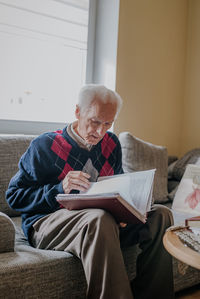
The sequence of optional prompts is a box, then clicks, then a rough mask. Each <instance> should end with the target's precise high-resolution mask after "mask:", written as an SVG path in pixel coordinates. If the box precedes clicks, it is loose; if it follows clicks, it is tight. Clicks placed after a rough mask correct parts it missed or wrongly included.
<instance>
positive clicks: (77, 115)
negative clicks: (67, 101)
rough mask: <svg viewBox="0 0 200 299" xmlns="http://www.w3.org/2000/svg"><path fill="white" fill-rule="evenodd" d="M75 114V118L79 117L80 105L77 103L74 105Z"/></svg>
mask: <svg viewBox="0 0 200 299" xmlns="http://www.w3.org/2000/svg"><path fill="white" fill-rule="evenodd" d="M75 116H76V118H77V119H79V118H80V107H79V105H76V110H75Z"/></svg>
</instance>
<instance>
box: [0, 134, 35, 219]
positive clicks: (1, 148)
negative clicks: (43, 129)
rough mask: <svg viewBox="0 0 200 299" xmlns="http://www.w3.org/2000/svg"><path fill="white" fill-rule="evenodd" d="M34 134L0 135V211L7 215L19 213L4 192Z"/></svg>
mask: <svg viewBox="0 0 200 299" xmlns="http://www.w3.org/2000/svg"><path fill="white" fill-rule="evenodd" d="M34 137H35V136H26V135H3V134H1V135H0V165H1V167H0V211H1V212H4V213H5V214H7V215H9V216H15V215H19V213H17V212H16V211H14V210H13V209H11V208H10V207H9V206H8V204H7V202H6V200H5V192H6V190H7V187H8V184H9V182H10V179H11V177H12V176H13V175H14V174H15V173H16V172H17V170H18V162H19V159H20V157H21V155H22V154H23V153H24V152H25V151H26V149H27V147H28V146H29V144H30V141H31V140H32V139H33V138H34Z"/></svg>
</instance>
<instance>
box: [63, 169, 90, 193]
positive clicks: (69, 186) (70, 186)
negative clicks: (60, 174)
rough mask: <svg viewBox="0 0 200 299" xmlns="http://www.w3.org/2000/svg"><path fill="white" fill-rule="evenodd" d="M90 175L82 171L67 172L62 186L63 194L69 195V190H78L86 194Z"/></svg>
mask: <svg viewBox="0 0 200 299" xmlns="http://www.w3.org/2000/svg"><path fill="white" fill-rule="evenodd" d="M89 178H90V175H89V174H87V173H85V172H82V171H69V172H68V174H67V175H66V177H65V178H64V180H63V181H62V186H63V190H64V193H65V194H68V193H70V191H71V190H79V191H83V192H86V191H87V190H88V188H89V187H90V182H89Z"/></svg>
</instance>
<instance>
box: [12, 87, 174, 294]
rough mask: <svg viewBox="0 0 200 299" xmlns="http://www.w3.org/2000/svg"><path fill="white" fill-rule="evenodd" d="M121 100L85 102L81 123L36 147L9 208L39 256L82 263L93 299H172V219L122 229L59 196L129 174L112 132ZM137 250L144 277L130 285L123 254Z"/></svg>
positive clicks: (16, 180)
mask: <svg viewBox="0 0 200 299" xmlns="http://www.w3.org/2000/svg"><path fill="white" fill-rule="evenodd" d="M121 104H122V100H121V98H120V96H119V95H118V94H117V93H116V92H113V91H111V90H109V89H107V88H106V87H104V86H100V85H86V86H85V87H83V88H82V89H81V91H80V94H79V102H78V104H77V106H76V110H75V116H76V119H77V121H75V122H73V123H71V124H69V125H68V126H66V127H65V128H64V129H63V130H59V131H56V132H51V133H45V134H43V135H41V136H39V137H37V138H36V139H34V140H33V141H32V143H31V144H30V146H29V148H28V150H27V151H26V152H25V153H24V155H23V156H22V157H21V159H20V162H19V171H18V172H17V174H16V175H15V176H14V177H13V178H12V179H11V182H10V184H9V187H8V190H7V194H6V196H7V201H8V203H9V205H10V206H11V207H12V208H13V209H16V210H17V211H21V212H22V219H23V224H22V226H23V230H24V233H25V236H26V237H27V238H28V240H29V242H30V243H31V244H32V245H33V246H34V247H37V248H41V249H53V250H64V251H68V252H70V253H72V254H74V255H75V256H77V257H78V258H80V259H81V261H82V264H83V268H84V271H85V276H86V280H87V286H88V287H87V294H86V296H87V298H92V299H98V298H101V299H108V298H109V299H131V298H133V297H134V298H138V299H148V298H149V299H150V298H166V299H167V298H168V299H171V298H173V278H172V263H171V258H170V256H169V255H168V254H167V252H166V251H165V250H164V248H163V245H162V236H163V234H164V231H165V229H166V228H167V227H168V226H170V225H171V224H172V216H171V213H170V211H169V210H168V209H167V208H165V207H162V206H154V207H152V210H151V211H150V212H149V214H148V219H147V223H146V224H140V225H127V226H125V225H121V226H120V225H119V224H117V223H116V222H115V220H114V218H113V217H112V216H111V215H110V214H109V213H107V212H105V211H104V210H100V209H84V210H79V211H68V210H67V209H63V208H61V207H60V206H59V204H58V203H57V201H56V199H55V197H56V195H57V194H58V193H70V192H71V193H77V192H80V191H86V190H87V189H88V188H89V186H90V181H96V179H97V178H98V177H99V176H109V175H114V174H120V173H123V169H122V160H121V147H120V143H119V141H118V139H117V137H116V136H115V135H114V134H113V133H111V132H108V129H109V128H110V127H111V126H112V124H113V122H114V120H115V118H116V116H117V114H118V112H119V109H120V107H121ZM136 243H138V244H139V245H140V248H141V249H142V251H141V254H140V255H139V257H138V260H137V276H136V278H135V279H134V281H132V282H131V283H129V280H128V277H127V273H126V270H125V266H124V261H123V257H122V252H121V248H122V247H127V246H131V245H133V244H136Z"/></svg>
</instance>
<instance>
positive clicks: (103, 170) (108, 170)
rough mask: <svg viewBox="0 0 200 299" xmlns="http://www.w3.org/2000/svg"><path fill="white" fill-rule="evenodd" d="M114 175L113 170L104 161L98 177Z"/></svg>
mask: <svg viewBox="0 0 200 299" xmlns="http://www.w3.org/2000/svg"><path fill="white" fill-rule="evenodd" d="M113 174H114V170H113V168H112V167H111V165H110V164H109V163H108V161H106V162H105V163H104V165H103V167H102V168H101V171H100V173H99V175H100V176H108V175H113Z"/></svg>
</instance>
